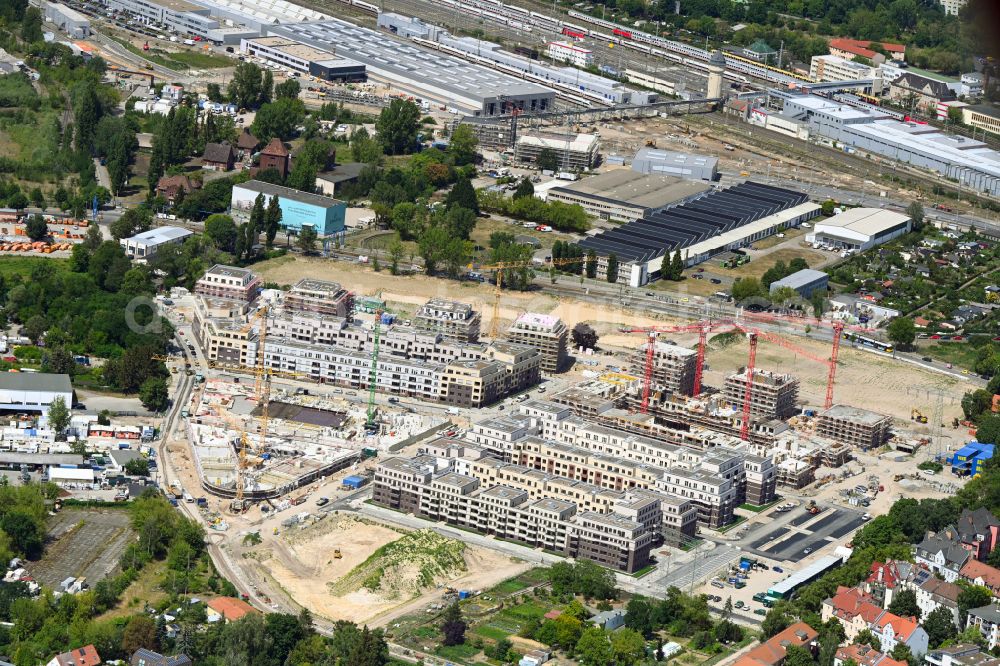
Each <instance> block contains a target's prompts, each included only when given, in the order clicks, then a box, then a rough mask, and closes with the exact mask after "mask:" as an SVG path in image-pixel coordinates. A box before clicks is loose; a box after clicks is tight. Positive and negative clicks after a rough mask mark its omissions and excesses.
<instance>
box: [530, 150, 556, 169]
mask: <svg viewBox="0 0 1000 666" xmlns="http://www.w3.org/2000/svg"><path fill="white" fill-rule="evenodd" d="M535 166H536V167H538V168H539V169H541V170H542V171H558V170H559V156H558V155H557V154H556V151H554V150H552V149H551V148H542V149H541V150H540V151H539V153H538V157H537V158H536V159H535Z"/></svg>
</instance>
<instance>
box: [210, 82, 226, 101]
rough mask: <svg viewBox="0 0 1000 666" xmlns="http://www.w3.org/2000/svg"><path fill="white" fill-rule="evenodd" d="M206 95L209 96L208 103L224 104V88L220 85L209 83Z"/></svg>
mask: <svg viewBox="0 0 1000 666" xmlns="http://www.w3.org/2000/svg"><path fill="white" fill-rule="evenodd" d="M206 94H207V95H208V101H210V102H224V101H225V99H224V98H223V97H222V88H221V87H220V86H219V84H218V83H209V84H208V86H207V90H206Z"/></svg>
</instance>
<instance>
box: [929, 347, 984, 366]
mask: <svg viewBox="0 0 1000 666" xmlns="http://www.w3.org/2000/svg"><path fill="white" fill-rule="evenodd" d="M919 352H920V353H921V354H923V355H925V356H930V357H931V358H935V359H938V360H940V361H944V362H946V363H951V364H953V365H955V367H958V368H968V369H969V370H972V369H973V367H974V366H975V365H976V348H975V347H973V346H972V345H970V344H968V343H966V342H932V343H931V344H929V345H927V346H926V347H920V349H919Z"/></svg>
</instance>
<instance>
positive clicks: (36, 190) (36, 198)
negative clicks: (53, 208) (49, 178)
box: [31, 187, 45, 211]
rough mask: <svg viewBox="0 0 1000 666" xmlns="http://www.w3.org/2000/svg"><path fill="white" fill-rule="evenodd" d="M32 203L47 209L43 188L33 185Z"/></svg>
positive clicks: (36, 206)
mask: <svg viewBox="0 0 1000 666" xmlns="http://www.w3.org/2000/svg"><path fill="white" fill-rule="evenodd" d="M31 205H32V206H34V207H35V208H41V209H42V210H43V211H44V210H45V195H44V194H42V188H40V187H33V188H32V189H31Z"/></svg>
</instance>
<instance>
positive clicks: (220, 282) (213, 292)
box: [194, 264, 263, 303]
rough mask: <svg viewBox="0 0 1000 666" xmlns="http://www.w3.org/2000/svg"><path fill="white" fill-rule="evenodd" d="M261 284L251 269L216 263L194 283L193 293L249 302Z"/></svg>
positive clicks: (257, 292)
mask: <svg viewBox="0 0 1000 666" xmlns="http://www.w3.org/2000/svg"><path fill="white" fill-rule="evenodd" d="M262 284H263V282H262V281H261V279H260V276H259V275H256V274H255V273H253V272H252V271H249V270H247V269H245V268H236V267H235V266H223V265H222V264H216V265H215V266H212V267H211V268H209V269H208V270H207V271H206V272H205V274H204V275H203V276H202V277H201V278H200V279H199V280H198V282H196V283H195V286H194V293H196V294H199V295H201V296H209V297H212V298H230V299H233V300H236V301H244V302H247V303H249V302H251V301H253V300H254V299H256V298H257V295H258V294H259V293H260V288H261V285H262Z"/></svg>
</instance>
